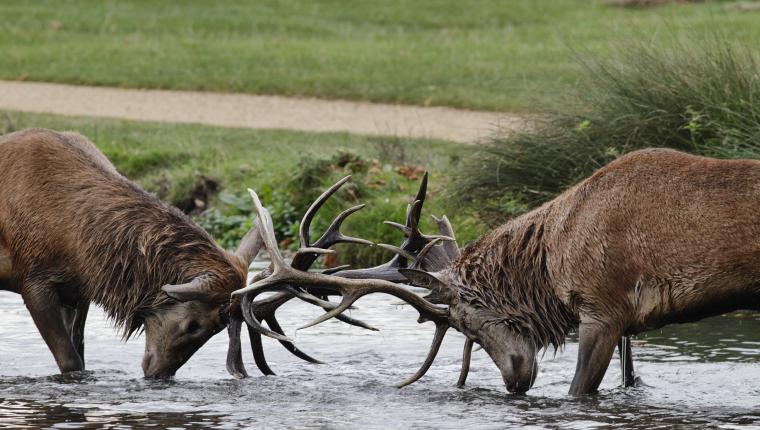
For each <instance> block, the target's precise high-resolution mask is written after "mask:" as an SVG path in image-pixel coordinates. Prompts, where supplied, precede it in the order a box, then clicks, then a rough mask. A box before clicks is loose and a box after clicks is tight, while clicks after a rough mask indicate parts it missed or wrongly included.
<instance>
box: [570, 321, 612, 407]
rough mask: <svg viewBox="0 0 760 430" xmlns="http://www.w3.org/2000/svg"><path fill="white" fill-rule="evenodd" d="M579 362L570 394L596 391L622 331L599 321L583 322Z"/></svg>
mask: <svg viewBox="0 0 760 430" xmlns="http://www.w3.org/2000/svg"><path fill="white" fill-rule="evenodd" d="M578 334H579V336H578V363H577V365H576V367H575V377H574V378H573V383H572V384H571V385H570V395H572V396H581V395H584V394H593V393H596V389H597V388H599V384H600V383H601V382H602V378H603V377H604V374H605V372H607V367H608V366H609V364H610V359H611V358H612V353H613V352H614V351H615V345H616V344H617V341H618V339H619V338H620V333H617V332H615V331H614V330H610V327H609V326H606V325H603V324H598V323H583V322H582V323H581V324H580V327H579V328H578Z"/></svg>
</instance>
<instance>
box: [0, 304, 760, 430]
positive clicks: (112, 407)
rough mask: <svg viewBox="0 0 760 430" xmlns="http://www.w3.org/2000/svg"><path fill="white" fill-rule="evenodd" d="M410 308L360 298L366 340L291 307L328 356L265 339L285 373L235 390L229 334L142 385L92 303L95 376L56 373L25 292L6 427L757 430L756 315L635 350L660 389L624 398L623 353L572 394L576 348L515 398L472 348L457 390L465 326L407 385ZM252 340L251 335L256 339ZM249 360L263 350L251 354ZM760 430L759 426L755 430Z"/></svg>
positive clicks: (424, 329)
mask: <svg viewBox="0 0 760 430" xmlns="http://www.w3.org/2000/svg"><path fill="white" fill-rule="evenodd" d="M396 301H397V299H394V298H391V297H386V296H381V295H376V296H372V297H366V298H364V299H362V300H361V301H360V302H359V304H358V306H359V309H357V310H355V311H353V314H352V316H354V317H358V318H361V319H363V320H365V321H367V322H370V323H372V324H373V325H375V326H376V327H379V328H380V329H381V331H380V332H368V331H365V330H361V329H358V328H354V327H349V326H346V325H344V324H342V323H339V322H337V321H330V322H328V323H325V324H322V325H320V326H317V327H314V328H311V329H308V330H303V331H299V332H297V333H295V334H294V332H293V330H294V328H295V327H297V326H298V325H300V324H301V323H303V322H306V321H307V320H309V319H311V318H314V317H316V316H318V315H319V310H317V309H314V308H312V307H310V306H308V305H305V304H301V303H296V302H293V303H292V304H288V305H287V306H286V307H285V308H283V309H282V311H281V313H280V315H279V316H280V321H281V322H282V323H283V325H285V326H286V329H287V330H288V333H289V334H290V335H295V338H296V340H297V342H298V344H299V346H301V347H302V348H303V349H304V350H306V351H307V352H310V353H312V354H313V355H315V356H317V357H318V358H320V359H322V360H324V361H327V362H328V363H329V364H327V365H310V364H308V363H305V362H302V361H300V360H298V359H297V358H295V357H293V356H291V355H290V354H288V353H287V352H286V351H285V350H284V349H282V348H281V347H280V346H279V344H277V343H276V342H275V341H269V340H268V339H267V340H265V343H266V344H265V348H266V350H267V355H268V357H269V359H270V365H271V367H272V368H273V370H274V371H275V372H277V373H278V376H275V377H271V376H270V377H264V376H260V375H259V373H258V371H257V369H256V368H255V365H254V364H253V360H252V358H251V357H250V354H247V355H246V356H245V360H246V364H247V366H248V370H249V373H251V374H252V375H253V377H251V378H248V379H245V380H234V379H232V378H231V377H230V376H228V374H227V373H226V371H225V369H224V360H225V353H226V347H227V342H226V334H225V333H222V334H220V335H218V336H216V337H215V338H213V339H212V340H211V341H210V342H209V343H208V344H206V346H204V347H203V348H202V349H201V351H199V352H198V353H197V354H196V355H195V356H194V357H193V358H192V359H191V360H190V361H189V362H188V363H187V364H186V365H185V366H184V367H183V368H182V369H180V371H179V372H178V374H177V377H176V378H175V380H173V381H170V382H155V381H146V380H143V379H142V371H141V369H140V360H141V356H142V349H143V342H144V339H142V338H137V339H134V340H130V341H129V342H127V343H122V342H121V341H120V338H119V334H118V333H117V332H116V331H115V330H114V329H113V328H112V326H111V324H110V323H109V322H108V321H107V320H106V319H105V318H104V316H103V313H102V312H101V311H100V310H99V309H97V308H95V307H93V308H91V311H90V316H89V318H88V321H87V329H86V353H85V355H86V366H87V369H88V370H87V371H86V372H82V373H81V374H76V375H71V376H60V375H57V374H56V373H57V368H56V366H55V363H54V361H53V358H52V355H51V354H50V352H49V351H48V350H47V347H46V346H45V344H44V342H43V341H42V339H41V338H40V336H39V334H38V333H37V331H36V329H35V327H34V325H33V323H32V320H31V317H30V316H29V314H28V313H27V311H26V308H25V307H24V305H23V303H22V301H21V298H20V296H17V295H15V294H11V293H6V292H0V321H2V325H1V326H0V335H1V336H2V337H0V365H1V366H2V367H0V428H41V427H42V428H130V427H132V428H145V427H151V426H153V427H155V428H166V427H170V428H239V427H257V428H267V429H270V428H320V429H321V428H338V429H352V428H366V429H380V428H414V429H462V428H485V429H490V428H494V429H496V428H511V427H523V428H536V429H538V428H570V429H592V428H598V427H607V426H610V425H618V426H624V427H627V428H646V429H650V428H674V427H676V428H677V427H693V426H699V427H714V428H725V429H732V428H743V427H747V426H760V388H759V384H760V336H759V335H758V334H760V317H759V316H758V314H752V313H744V314H738V315H737V314H733V315H730V316H723V317H717V318H712V319H709V320H705V321H702V322H700V323H695V324H684V325H678V326H670V327H668V328H666V329H664V330H658V331H654V332H651V333H649V334H647V335H646V336H641V337H639V338H638V339H637V340H636V341H635V343H634V357H635V360H636V365H637V371H638V374H639V375H640V376H641V377H642V379H643V381H644V382H645V383H646V384H647V385H648V386H645V387H637V388H629V389H623V388H619V387H618V385H619V380H620V371H619V369H618V367H617V356H615V359H614V360H615V361H614V364H615V365H613V366H611V367H610V370H608V372H607V375H606V377H605V379H604V382H603V383H602V386H601V393H600V394H599V395H597V396H594V397H592V398H585V399H573V398H570V397H568V396H567V395H566V393H567V390H568V389H569V386H570V381H571V380H572V377H573V371H574V369H575V354H576V352H577V344H576V343H575V342H574V341H573V340H571V341H570V342H569V343H568V344H567V346H566V347H565V350H564V351H560V352H559V353H557V354H556V355H554V354H553V353H552V352H548V353H546V354H545V355H544V356H543V358H542V359H541V362H540V373H539V375H538V378H537V380H536V384H535V386H534V388H533V389H532V390H531V391H530V392H529V394H528V395H525V396H514V395H509V394H507V393H506V391H505V390H504V387H503V385H502V383H501V378H500V376H499V373H498V370H497V369H496V367H495V366H494V365H493V363H492V362H491V361H490V359H489V358H488V357H487V355H486V354H485V352H484V351H478V352H475V353H474V354H473V363H472V370H471V373H470V377H469V379H468V383H467V386H466V388H464V389H458V388H456V387H455V386H454V383H455V381H456V379H457V376H458V371H459V365H460V362H461V348H462V345H463V342H464V338H463V337H462V336H461V335H460V334H458V333H456V332H452V333H450V334H449V335H448V336H447V340H446V341H445V342H444V345H443V347H442V349H441V353H440V354H439V357H438V359H437V360H436V362H435V364H434V365H433V367H432V368H431V369H430V371H429V372H428V374H427V375H426V376H425V377H424V378H423V379H422V380H420V381H418V382H417V383H415V384H413V385H411V386H409V387H406V388H404V389H401V390H399V389H396V388H393V384H394V383H396V382H398V381H400V380H402V379H404V378H405V377H407V376H409V375H411V374H412V373H414V371H415V370H416V369H417V367H418V366H419V365H420V364H421V362H422V360H423V358H424V356H425V354H426V352H427V349H428V346H429V343H430V341H431V340H432V335H433V325H432V324H430V323H428V324H422V325H420V324H417V323H416V317H417V315H416V312H415V311H414V310H413V309H411V308H410V307H408V306H395V305H393V303H394V302H396ZM246 340H247V339H246ZM244 348H245V349H244V350H245V351H246V352H249V351H250V348H249V347H248V345H247V344H245V345H244ZM758 428H760V427H758Z"/></svg>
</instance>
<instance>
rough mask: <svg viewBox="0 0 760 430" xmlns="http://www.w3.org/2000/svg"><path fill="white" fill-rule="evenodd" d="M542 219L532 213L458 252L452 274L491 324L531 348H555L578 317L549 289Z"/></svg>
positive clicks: (463, 296) (462, 295)
mask: <svg viewBox="0 0 760 430" xmlns="http://www.w3.org/2000/svg"><path fill="white" fill-rule="evenodd" d="M544 217H545V214H544V213H543V212H536V213H533V214H531V215H530V216H526V217H525V218H524V219H521V220H520V222H512V223H509V224H507V225H504V226H502V227H500V228H498V229H496V230H494V231H492V232H490V233H489V234H487V235H485V236H483V237H482V238H481V239H480V240H478V241H477V242H476V243H474V244H473V245H470V246H468V247H467V248H465V249H464V250H463V252H462V255H461V256H460V257H459V259H458V260H457V261H456V262H455V264H454V267H453V269H452V270H453V272H454V273H456V275H457V278H458V279H459V281H460V283H459V290H458V294H459V297H460V299H461V300H464V301H466V302H468V303H470V304H472V305H473V306H474V307H476V308H478V309H480V310H481V311H482V312H483V313H487V314H489V315H491V316H492V318H491V320H490V323H492V324H505V325H507V326H508V327H510V328H511V329H512V330H515V331H516V332H517V333H520V334H521V335H523V336H525V337H527V338H529V339H530V340H531V342H532V343H533V344H534V345H536V346H539V347H544V348H545V347H548V346H549V345H551V346H553V347H554V348H555V350H556V349H557V348H559V347H560V346H562V345H563V344H564V343H565V336H567V333H568V332H569V331H570V330H572V329H573V328H574V327H575V326H576V325H577V318H576V316H575V315H574V314H573V312H572V311H571V309H570V307H568V306H567V305H565V304H564V303H563V302H562V300H560V298H559V297H558V296H557V293H556V292H555V291H554V289H553V288H552V285H551V279H550V278H549V272H548V270H547V267H546V258H547V249H546V245H545V244H544V242H543V235H544V224H543V222H544ZM547 315H549V316H550V317H548V318H547Z"/></svg>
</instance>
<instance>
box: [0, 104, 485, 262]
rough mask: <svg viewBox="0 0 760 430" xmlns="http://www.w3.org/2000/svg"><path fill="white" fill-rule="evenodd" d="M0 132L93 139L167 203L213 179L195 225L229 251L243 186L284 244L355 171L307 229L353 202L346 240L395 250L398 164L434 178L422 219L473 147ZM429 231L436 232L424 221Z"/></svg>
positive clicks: (107, 130) (82, 125)
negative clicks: (319, 199)
mask: <svg viewBox="0 0 760 430" xmlns="http://www.w3.org/2000/svg"><path fill="white" fill-rule="evenodd" d="M0 126H1V127H2V128H0V132H10V131H13V130H18V129H21V128H26V127H46V128H51V129H56V130H75V131H77V132H79V133H81V134H83V135H85V136H87V137H88V138H89V139H90V140H92V141H93V142H94V143H95V144H96V145H97V146H98V147H99V148H100V149H101V150H102V151H103V152H104V153H105V154H106V156H107V157H109V159H110V160H112V162H113V163H114V165H115V166H116V167H117V169H118V170H119V171H120V172H122V173H123V174H125V175H126V176H127V177H129V178H130V179H132V180H134V181H136V182H137V183H139V184H140V185H141V186H142V187H144V188H145V189H147V190H149V191H151V192H154V193H156V194H157V195H158V196H159V197H161V198H162V199H164V200H165V201H167V202H169V203H173V204H177V203H178V202H181V201H183V200H184V199H187V196H188V195H189V193H190V191H191V189H192V188H193V186H194V185H195V184H196V183H198V181H199V180H200V178H203V177H208V178H213V179H214V180H215V181H217V182H218V183H219V191H218V194H216V195H215V196H214V197H212V198H211V200H210V201H209V206H210V207H209V208H208V209H209V210H207V211H206V212H205V213H204V214H203V215H201V216H198V217H197V219H198V221H199V222H200V223H201V225H203V226H204V227H206V228H207V229H208V230H209V231H210V232H211V233H212V235H214V236H215V237H216V238H217V240H218V241H219V242H220V243H221V244H222V245H223V246H225V247H228V248H232V247H234V246H236V244H237V241H238V240H239V238H240V237H241V236H242V234H244V233H245V231H247V229H248V228H249V227H250V225H251V221H252V216H251V210H252V205H251V201H250V197H248V196H247V192H246V189H247V188H249V187H250V188H253V189H255V190H256V191H257V192H258V193H259V194H260V196H261V197H262V200H263V202H264V204H265V205H266V206H267V207H269V209H270V211H271V212H272V216H273V219H274V220H275V224H276V228H277V232H278V238H279V239H280V240H282V241H284V245H285V246H287V244H288V243H290V242H291V241H292V240H293V239H295V238H297V228H298V224H299V221H300V218H301V216H302V214H303V212H304V211H305V210H306V208H307V207H308V205H309V204H310V203H311V201H312V199H314V198H315V197H316V196H317V195H319V194H320V193H321V192H322V190H323V189H325V188H326V187H327V186H329V185H332V183H334V182H335V181H336V180H337V179H340V178H341V177H343V176H345V175H347V174H353V179H352V181H351V182H349V184H347V186H346V187H344V188H347V189H348V191H344V192H341V193H339V194H338V195H336V196H335V198H334V199H333V201H331V202H330V203H329V204H328V205H326V206H325V207H324V208H323V210H322V211H320V216H319V217H318V218H317V220H316V222H315V223H314V224H313V225H312V230H313V234H314V235H315V236H317V237H318V234H321V231H323V229H324V228H326V227H327V225H328V223H329V221H331V220H332V217H333V216H335V215H336V214H337V213H338V212H340V211H342V210H343V209H346V208H348V207H349V206H351V205H355V204H358V203H366V204H367V208H365V209H364V210H362V211H360V212H359V213H357V214H355V215H353V216H352V217H351V218H349V221H348V222H347V223H346V233H347V234H353V235H356V236H359V237H364V238H366V239H369V240H372V241H376V242H385V243H392V244H398V242H399V241H400V239H401V237H400V234H399V233H398V232H396V231H395V230H393V229H391V228H389V227H387V226H384V225H383V224H382V222H383V220H385V219H391V220H396V221H401V222H403V219H404V214H405V208H406V205H407V204H408V203H409V202H410V200H411V198H412V197H413V196H414V194H415V193H416V190H417V186H418V182H419V181H418V180H417V179H415V180H411V179H407V178H406V177H404V176H401V175H399V174H397V173H396V172H395V168H396V167H399V166H401V165H405V164H409V165H421V166H425V167H426V168H428V169H429V170H430V172H431V187H430V190H429V193H428V195H429V199H428V202H427V203H426V205H425V209H426V212H425V213H426V215H425V217H427V218H429V216H428V215H429V214H436V215H441V214H442V213H443V207H444V202H443V200H442V194H443V189H444V188H445V187H446V185H447V183H448V181H449V176H448V174H447V172H450V171H452V170H454V169H455V168H456V166H457V165H458V163H459V160H460V159H462V158H463V157H465V156H466V155H467V154H468V153H469V152H470V151H471V150H472V147H471V146H466V145H462V144H456V143H451V142H446V141H437V140H407V139H397V138H383V137H364V136H356V135H350V134H345V133H302V132H289V131H259V130H245V129H231V128H222V127H209V126H199V125H175V124H158V123H145V122H134V121H121V120H107V119H92V118H72V117H64V116H55V115H40V114H27V113H18V112H2V111H0ZM448 215H449V216H450V218H452V221H453V222H454V224H455V225H456V226H457V236H458V238H459V239H460V243H464V242H467V241H470V240H472V239H474V238H476V236H477V235H478V234H480V233H481V232H482V230H483V225H482V224H481V223H479V222H478V221H477V220H476V219H475V217H474V216H473V215H472V211H471V210H468V209H462V208H459V209H458V210H457V211H456V212H455V213H449V214H448ZM424 227H425V229H426V230H427V231H429V230H430V229H431V228H433V226H432V223H431V222H430V221H429V220H426V221H425V224H424ZM385 258H388V254H387V253H385V252H381V251H379V249H378V248H371V249H357V250H352V251H351V252H345V253H343V258H342V260H343V261H344V262H349V263H355V264H374V263H379V262H380V261H382V260H383V259H385Z"/></svg>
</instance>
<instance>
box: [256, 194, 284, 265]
mask: <svg viewBox="0 0 760 430" xmlns="http://www.w3.org/2000/svg"><path fill="white" fill-rule="evenodd" d="M248 193H249V194H250V195H251V198H252V199H253V205H254V207H255V209H256V215H258V217H259V220H261V224H260V225H261V231H260V232H259V234H260V235H261V238H262V240H263V241H264V246H265V247H266V249H267V251H268V252H269V258H270V260H271V261H272V266H273V267H272V268H273V271H272V272H273V273H272V274H273V275H274V274H275V273H277V271H278V270H279V269H282V268H283V267H286V266H287V265H286V263H285V259H283V258H282V254H280V250H279V249H278V248H277V240H276V239H275V234H274V223H273V222H272V216H271V215H270V214H269V211H268V210H267V209H266V208H265V207H264V205H262V204H261V200H259V196H258V194H256V191H253V190H252V189H250V188H249V189H248Z"/></svg>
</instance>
